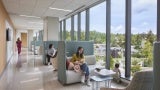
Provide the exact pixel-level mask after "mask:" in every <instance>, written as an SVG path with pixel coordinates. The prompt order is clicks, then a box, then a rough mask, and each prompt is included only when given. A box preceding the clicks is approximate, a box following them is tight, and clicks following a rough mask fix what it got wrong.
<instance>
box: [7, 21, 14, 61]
mask: <svg viewBox="0 0 160 90" xmlns="http://www.w3.org/2000/svg"><path fill="white" fill-rule="evenodd" d="M7 28H9V29H10V31H11V32H10V35H11V40H10V41H7V44H6V45H7V48H6V51H7V52H6V53H7V54H6V57H7V62H8V61H9V60H10V58H11V57H12V55H13V52H14V48H13V47H14V39H13V28H12V27H11V26H10V25H9V23H8V21H6V29H7Z"/></svg>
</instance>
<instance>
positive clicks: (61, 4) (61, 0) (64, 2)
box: [51, 0, 76, 9]
mask: <svg viewBox="0 0 160 90" xmlns="http://www.w3.org/2000/svg"><path fill="white" fill-rule="evenodd" d="M72 1H74V0H56V2H54V3H53V4H52V5H51V7H53V8H60V9H65V7H66V6H68V4H70V3H72ZM75 1H76V0H75Z"/></svg>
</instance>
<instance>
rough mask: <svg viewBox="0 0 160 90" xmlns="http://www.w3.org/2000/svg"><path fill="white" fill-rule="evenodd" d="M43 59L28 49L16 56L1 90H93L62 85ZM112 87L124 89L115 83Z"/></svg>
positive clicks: (86, 87)
mask: <svg viewBox="0 0 160 90" xmlns="http://www.w3.org/2000/svg"><path fill="white" fill-rule="evenodd" d="M41 58H42V56H37V55H36V56H35V55H33V54H32V52H28V51H27V49H23V50H22V53H21V55H19V56H18V55H17V54H15V55H14V56H13V57H12V59H11V61H10V62H9V64H8V66H7V68H6V69H5V71H4V73H3V74H2V76H1V77H0V90H92V86H90V87H88V86H86V85H82V84H81V83H76V84H71V85H66V86H63V85H61V84H60V83H59V82H58V81H57V72H54V71H53V68H52V66H44V65H43V64H42V59H41ZM100 86H102V87H103V86H104V83H103V82H102V83H100ZM111 87H118V88H124V86H122V85H118V84H115V83H112V86H111Z"/></svg>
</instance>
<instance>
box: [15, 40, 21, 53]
mask: <svg viewBox="0 0 160 90" xmlns="http://www.w3.org/2000/svg"><path fill="white" fill-rule="evenodd" d="M16 44H17V49H18V55H19V54H20V53H21V47H22V41H21V40H20V39H19V38H18V39H17V41H16Z"/></svg>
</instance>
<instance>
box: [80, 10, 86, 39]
mask: <svg viewBox="0 0 160 90" xmlns="http://www.w3.org/2000/svg"><path fill="white" fill-rule="evenodd" d="M85 27H86V11H83V12H81V40H82V41H84V40H85Z"/></svg>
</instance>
